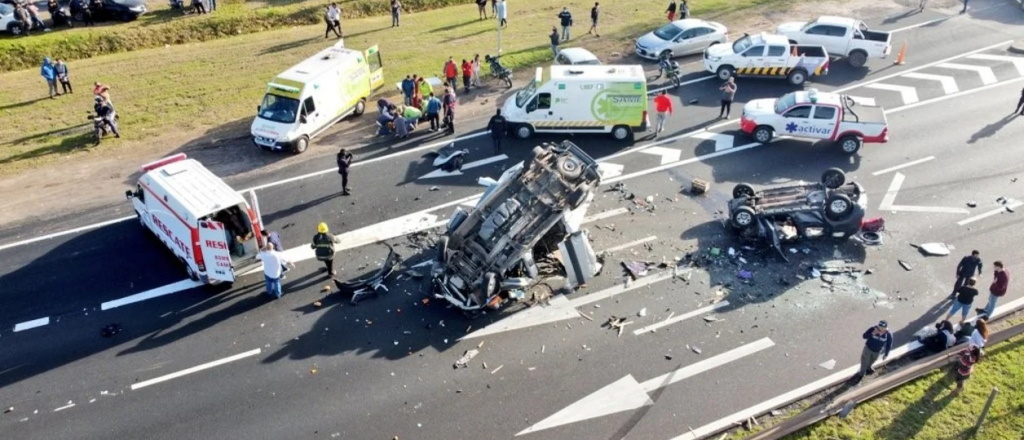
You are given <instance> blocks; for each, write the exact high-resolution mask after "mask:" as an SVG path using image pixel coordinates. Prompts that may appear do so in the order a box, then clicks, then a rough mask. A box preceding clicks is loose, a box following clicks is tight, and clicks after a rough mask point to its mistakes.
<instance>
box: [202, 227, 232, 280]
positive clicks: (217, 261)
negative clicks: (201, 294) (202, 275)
mask: <svg viewBox="0 0 1024 440" xmlns="http://www.w3.org/2000/svg"><path fill="white" fill-rule="evenodd" d="M199 249H200V250H201V251H202V254H203V263H204V264H205V265H206V275H207V276H208V277H209V278H210V281H211V282H213V281H223V282H228V283H232V282H234V281H235V272H234V270H232V269H231V251H230V248H229V247H228V239H227V235H226V234H225V232H224V224H223V223H221V222H216V221H213V220H203V221H200V222H199Z"/></svg>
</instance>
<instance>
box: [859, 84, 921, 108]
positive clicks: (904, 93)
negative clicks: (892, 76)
mask: <svg viewBox="0 0 1024 440" xmlns="http://www.w3.org/2000/svg"><path fill="white" fill-rule="evenodd" d="M864 87H867V88H869V89H877V90H889V91H891V92H900V96H901V97H902V98H903V104H913V103H915V102H917V101H919V99H917V89H915V88H913V87H907V86H894V85H892V84H881V83H875V84H868V85H866V86H864Z"/></svg>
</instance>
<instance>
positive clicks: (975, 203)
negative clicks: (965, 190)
mask: <svg viewBox="0 0 1024 440" xmlns="http://www.w3.org/2000/svg"><path fill="white" fill-rule="evenodd" d="M967 207H968V208H977V207H978V202H975V201H973V200H971V201H970V202H967Z"/></svg>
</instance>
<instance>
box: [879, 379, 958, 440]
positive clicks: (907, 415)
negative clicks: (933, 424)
mask: <svg viewBox="0 0 1024 440" xmlns="http://www.w3.org/2000/svg"><path fill="white" fill-rule="evenodd" d="M947 368H948V367H945V368H943V370H940V371H944V372H945V371H948V369H947ZM952 384H953V379H952V377H951V376H950V375H949V374H943V375H942V377H941V378H939V379H938V380H936V381H935V382H932V384H931V385H930V386H929V387H928V389H927V390H925V392H924V395H922V396H921V398H920V399H918V400H917V401H916V402H914V403H912V404H910V405H908V406H907V407H906V408H904V409H903V411H901V412H900V413H899V414H898V415H896V417H895V418H893V421H892V423H889V424H888V425H887V426H886V427H885V428H882V429H881V430H880V431H879V432H878V438H880V439H884V440H906V439H912V438H918V434H919V433H920V432H921V430H922V429H924V426H925V425H926V424H927V423H928V420H930V419H931V418H932V416H934V415H935V414H938V413H939V412H940V411H942V410H943V409H944V408H946V406H947V405H949V404H950V403H951V402H953V399H954V398H956V396H954V395H953V394H952V392H951V390H950V386H951V385H952ZM940 396H941V397H940Z"/></svg>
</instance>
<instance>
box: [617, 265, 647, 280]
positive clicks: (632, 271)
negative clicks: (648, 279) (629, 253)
mask: <svg viewBox="0 0 1024 440" xmlns="http://www.w3.org/2000/svg"><path fill="white" fill-rule="evenodd" d="M622 266H623V267H625V268H626V270H627V271H628V272H629V275H630V276H631V277H633V279H634V280H635V279H638V278H640V277H643V276H646V275H647V270H648V269H649V266H648V265H647V263H644V262H642V261H628V262H627V261H623V262H622Z"/></svg>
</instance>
